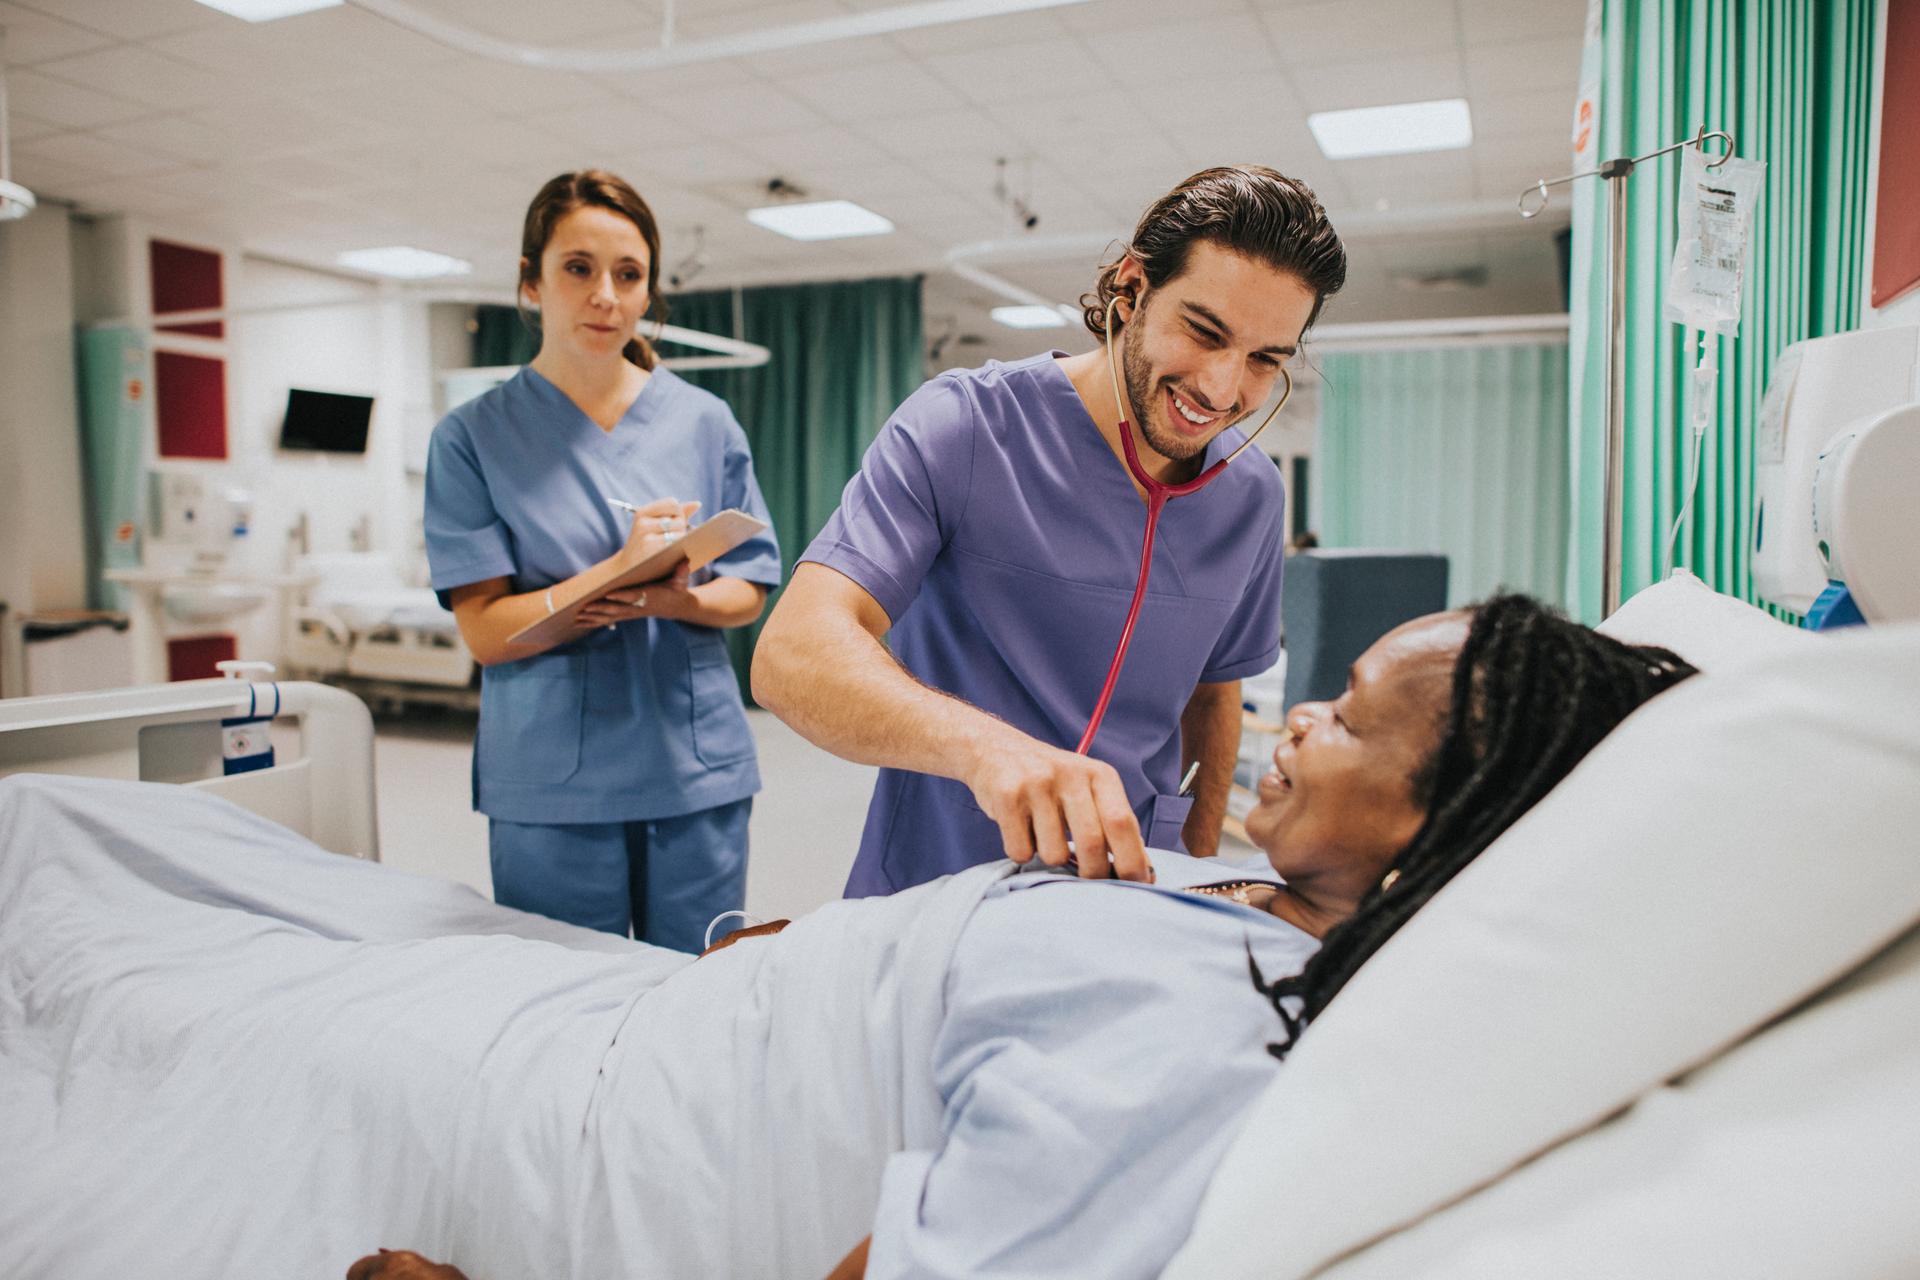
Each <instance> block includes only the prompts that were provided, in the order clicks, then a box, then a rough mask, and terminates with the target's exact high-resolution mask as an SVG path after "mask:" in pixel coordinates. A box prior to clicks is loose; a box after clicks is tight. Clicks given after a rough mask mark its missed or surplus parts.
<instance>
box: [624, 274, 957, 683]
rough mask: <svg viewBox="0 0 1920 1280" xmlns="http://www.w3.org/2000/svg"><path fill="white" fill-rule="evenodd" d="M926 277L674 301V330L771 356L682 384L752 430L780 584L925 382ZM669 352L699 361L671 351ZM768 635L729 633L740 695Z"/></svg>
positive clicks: (750, 630) (754, 630) (749, 630)
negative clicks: (884, 430) (747, 345)
mask: <svg viewBox="0 0 1920 1280" xmlns="http://www.w3.org/2000/svg"><path fill="white" fill-rule="evenodd" d="M920 280H921V278H920V277H919V276H913V277H909V278H888V279H878V280H847V281H838V282H834V283H829V284H799V285H781V286H775V287H769V288H762V289H743V290H739V291H738V292H737V293H736V292H735V291H731V290H725V291H717V292H709V293H691V294H682V295H680V296H679V297H676V298H674V299H673V300H672V302H673V306H672V310H671V312H670V314H669V317H668V318H669V319H670V320H671V321H672V322H673V323H674V324H677V325H684V326H685V327H687V328H689V329H699V330H702V331H703V332H707V333H719V334H727V335H732V336H737V337H741V338H744V339H746V340H747V341H749V342H757V343H759V344H761V345H762V346H764V347H766V348H768V349H769V350H770V351H771V352H772V353H773V355H772V358H771V359H770V360H768V361H767V363H766V364H763V365H760V366H757V367H755V368H752V369H721V370H708V371H701V372H688V373H686V374H685V375H684V376H685V377H686V379H687V380H688V381H689V382H692V383H694V384H695V385H697V386H702V387H705V388H706V389H707V390H709V391H711V392H713V393H714V394H715V395H717V396H719V397H720V398H721V399H722V400H725V401H726V402H727V403H728V405H730V406H731V407H732V409H733V414H734V416H735V417H736V418H738V419H739V420H740V425H741V426H742V427H744V428H745V429H746V433H747V442H748V443H749V444H750V445H751V446H752V448H753V465H754V471H755V473H756V474H757V475H758V476H759V478H760V488H761V491H762V492H763V493H765V495H766V499H767V506H768V508H769V509H770V510H771V511H772V513H773V525H774V530H775V532H776V533H778V534H779V536H780V554H781V558H782V561H783V565H782V568H783V572H782V574H781V577H782V580H783V581H784V580H785V578H786V577H787V576H788V575H789V574H791V573H792V571H793V562H794V560H795V559H796V558H798V557H799V555H800V553H801V552H803V551H805V550H806V549H807V544H808V543H809V542H811V541H812V540H813V535H814V534H816V533H818V532H819V531H820V527H821V526H822V525H824V524H825V523H826V522H827V517H829V516H831V515H832V514H833V511H834V508H835V507H837V506H839V505H840V492H841V490H842V489H844V488H845V487H846V483H847V481H848V480H849V479H850V478H851V477H852V476H853V473H854V472H855V471H857V470H859V468H860V459H861V457H862V456H863V455H864V454H865V453H866V448H867V445H868V444H870V443H871V442H872V440H873V438H874V436H875V435H876V434H878V433H879V430H880V428H881V427H882V426H883V425H885V423H886V421H887V418H888V416H889V415H891V414H892V413H893V411H894V409H895V408H896V407H897V406H898V405H899V403H900V402H901V401H902V400H905V399H906V398H907V397H908V396H909V395H911V394H913V391H914V389H915V388H916V387H918V386H919V385H920V383H921V380H922V378H923V376H924V375H923V372H922V359H923V356H922V347H921V336H920V334H921V323H920ZM736 308H737V315H738V319H739V327H738V329H736V327H735V317H736ZM661 354H663V355H667V356H673V355H679V354H688V355H696V354H699V353H698V352H694V351H691V350H689V349H686V348H677V347H675V346H674V345H672V344H671V343H668V344H664V345H663V346H662V348H661ZM776 598H777V595H776ZM768 607H769V608H771V607H772V605H771V602H770V603H769V606H768ZM763 616H764V615H763ZM759 635H760V627H759V625H758V624H755V625H754V626H752V627H743V628H741V629H739V630H737V631H731V632H728V633H727V644H728V648H729V649H730V650H731V652H732V656H733V664H734V670H735V671H736V672H737V673H738V674H739V676H740V687H741V689H742V690H743V691H744V690H745V689H746V687H747V678H746V677H747V669H748V666H749V665H750V663H751V661H752V656H753V644H754V641H755V640H756V639H758V637H759Z"/></svg>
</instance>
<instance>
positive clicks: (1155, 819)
mask: <svg viewBox="0 0 1920 1280" xmlns="http://www.w3.org/2000/svg"><path fill="white" fill-rule="evenodd" d="M1192 812H1193V797H1192V796H1169V795H1156V796H1154V797H1153V798H1152V799H1151V800H1148V801H1147V803H1146V805H1145V806H1143V807H1142V809H1141V811H1140V834H1141V835H1142V836H1144V837H1146V841H1147V847H1148V848H1149V849H1166V850H1169V851H1171V852H1173V853H1185V852H1186V851H1187V846H1186V845H1185V844H1183V843H1182V842H1181V834H1180V833H1181V832H1182V831H1183V830H1184V829H1185V828H1186V825H1187V815H1188V814H1189V813H1192Z"/></svg>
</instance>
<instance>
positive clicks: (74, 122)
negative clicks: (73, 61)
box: [7, 71, 150, 129]
mask: <svg viewBox="0 0 1920 1280" xmlns="http://www.w3.org/2000/svg"><path fill="white" fill-rule="evenodd" d="M7 105H8V106H9V107H10V108H14V109H17V110H19V111H21V112H23V113H24V114H26V115H30V116H34V117H36V118H38V119H41V120H45V121H46V122H47V123H49V124H56V125H59V126H61V127H62V128H65V129H91V128H94V127H96V126H98V125H103V124H112V123H114V122H115V121H119V120H134V119H138V118H139V117H141V116H144V115H148V114H150V111H149V109H148V108H146V107H144V106H141V105H140V104H139V103H137V102H129V101H127V100H126V99H125V98H120V97H116V96H113V95H111V94H106V93H101V92H100V91H99V90H97V89H87V88H82V87H81V86H79V85H76V84H69V83H68V82H67V81H65V80H55V79H54V78H52V77H51V76H44V75H41V74H40V73H39V72H38V71H10V72H8V73H7Z"/></svg>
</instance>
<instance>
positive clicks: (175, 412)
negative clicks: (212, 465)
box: [153, 351, 227, 460]
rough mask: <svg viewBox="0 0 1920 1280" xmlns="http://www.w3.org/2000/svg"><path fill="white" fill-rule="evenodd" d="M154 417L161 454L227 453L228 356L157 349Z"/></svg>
mask: <svg viewBox="0 0 1920 1280" xmlns="http://www.w3.org/2000/svg"><path fill="white" fill-rule="evenodd" d="M153 383H154V386H153V401H154V416H155V417H156V418H157V419H158V423H159V428H160V431H159V434H160V456H161V457H163V458H216V459H222V460H224V459H225V458H226V456H227V366H226V362H225V361H223V360H215V359H212V358H210V357H208V356H190V355H186V354H183V353H181V352H178V351H156V352H154V354H153Z"/></svg>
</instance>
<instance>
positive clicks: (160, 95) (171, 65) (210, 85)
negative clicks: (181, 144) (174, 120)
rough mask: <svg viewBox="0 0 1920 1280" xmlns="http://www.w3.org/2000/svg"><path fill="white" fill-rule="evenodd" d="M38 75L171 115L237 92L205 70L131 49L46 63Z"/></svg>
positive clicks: (117, 47) (118, 47)
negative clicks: (154, 108) (158, 109)
mask: <svg viewBox="0 0 1920 1280" xmlns="http://www.w3.org/2000/svg"><path fill="white" fill-rule="evenodd" d="M38 70H39V71H40V72H42V73H43V74H45V75H49V76H55V77H58V78H59V79H61V80H65V81H67V82H68V83H70V84H77V85H82V86H84V87H86V88H90V89H96V90H100V91H102V92H107V93H112V94H113V95H114V96H116V97H120V98H126V99H128V100H130V101H133V102H139V103H143V104H145V105H147V106H150V107H158V108H161V109H162V110H166V111H190V110H192V109H194V108H196V107H203V106H207V105H209V104H211V103H215V102H220V101H222V100H225V99H227V98H229V97H230V96H231V95H232V92H233V90H232V87H231V86H227V85H222V84H220V83H218V82H217V81H215V80H214V78H213V77H211V76H209V75H208V74H207V72H206V68H204V67H198V66H195V65H193V64H192V63H190V62H182V61H181V60H180V59H178V58H169V57H166V56H164V55H162V54H158V53H154V52H153V51H152V50H150V49H144V48H141V47H139V46H137V45H130V44H122V45H115V46H113V47H112V48H109V49H98V50H95V51H94V52H92V53H83V54H80V55H78V56H76V57H72V58H62V59H59V60H58V61H55V62H48V63H43V64H42V65H41V66H40V67H39V68H38Z"/></svg>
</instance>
